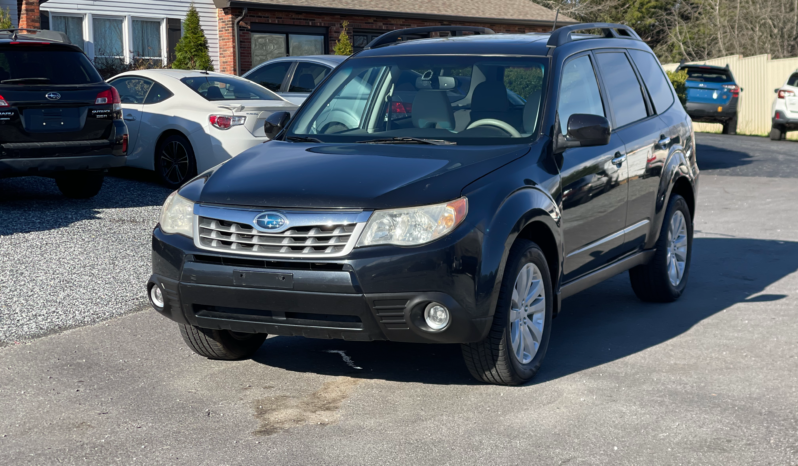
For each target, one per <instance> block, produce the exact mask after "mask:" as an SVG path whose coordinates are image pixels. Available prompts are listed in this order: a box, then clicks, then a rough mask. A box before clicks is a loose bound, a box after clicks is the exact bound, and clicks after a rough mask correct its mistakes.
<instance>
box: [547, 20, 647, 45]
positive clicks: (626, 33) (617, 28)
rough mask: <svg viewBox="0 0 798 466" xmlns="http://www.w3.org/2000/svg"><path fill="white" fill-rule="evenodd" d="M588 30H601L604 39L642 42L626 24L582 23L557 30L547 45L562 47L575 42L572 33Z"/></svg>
mask: <svg viewBox="0 0 798 466" xmlns="http://www.w3.org/2000/svg"><path fill="white" fill-rule="evenodd" d="M586 29H601V32H602V34H604V37H606V38H609V39H633V40H642V39H641V38H640V36H638V35H637V33H636V32H635V31H634V29H632V28H630V27H629V26H626V25H625V24H613V23H582V24H574V25H571V26H565V27H561V28H560V29H557V30H555V31H554V32H552V33H551V37H549V41H548V42H547V43H546V47H560V46H562V45H565V44H567V43H568V42H571V41H573V40H574V39H573V38H572V37H571V33H572V32H576V31H584V30H586Z"/></svg>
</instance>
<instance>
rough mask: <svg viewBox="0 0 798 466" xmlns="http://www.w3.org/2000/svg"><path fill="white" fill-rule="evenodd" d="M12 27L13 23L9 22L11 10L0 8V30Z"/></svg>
mask: <svg viewBox="0 0 798 466" xmlns="http://www.w3.org/2000/svg"><path fill="white" fill-rule="evenodd" d="M13 27H14V23H12V22H11V10H10V9H9V8H8V7H6V8H0V29H11V28H13Z"/></svg>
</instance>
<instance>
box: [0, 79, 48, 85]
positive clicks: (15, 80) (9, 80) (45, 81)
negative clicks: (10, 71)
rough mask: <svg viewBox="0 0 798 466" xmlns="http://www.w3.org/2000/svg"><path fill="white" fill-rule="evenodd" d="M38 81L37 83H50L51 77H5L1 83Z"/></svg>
mask: <svg viewBox="0 0 798 466" xmlns="http://www.w3.org/2000/svg"><path fill="white" fill-rule="evenodd" d="M29 81H30V82H37V83H49V82H50V78H17V79H5V80H3V81H0V84H11V83H24V82H29Z"/></svg>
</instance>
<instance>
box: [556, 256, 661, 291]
mask: <svg viewBox="0 0 798 466" xmlns="http://www.w3.org/2000/svg"><path fill="white" fill-rule="evenodd" d="M655 252H657V250H656V249H649V250H647V251H640V252H638V253H637V254H633V255H631V256H629V257H626V258H625V259H621V260H619V261H618V262H614V263H612V264H610V265H608V266H606V267H604V268H603V269H599V270H596V271H595V272H593V273H590V274H588V275H585V276H584V277H581V278H577V279H576V280H574V281H571V282H568V283H566V284H564V285H563V286H562V288H560V298H561V299H565V298H567V297H569V296H573V295H575V294H577V293H579V292H580V291H583V290H586V289H588V288H590V287H591V286H593V285H597V284H599V283H601V282H603V281H604V280H606V279H608V278H612V277H614V276H615V275H618V274H619V273H622V272H626V271H627V270H629V269H631V268H634V267H637V266H638V265H643V264H647V263H648V261H650V260H651V258H652V257H654V253H655Z"/></svg>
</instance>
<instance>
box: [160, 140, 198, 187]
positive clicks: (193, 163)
mask: <svg viewBox="0 0 798 466" xmlns="http://www.w3.org/2000/svg"><path fill="white" fill-rule="evenodd" d="M155 174H156V175H157V176H158V179H160V180H161V184H163V185H164V186H166V187H167V188H170V189H178V188H180V187H181V186H183V185H184V184H186V182H187V181H188V180H190V179H191V178H193V177H194V176H196V175H197V160H196V159H195V158H194V148H192V147H191V143H190V142H189V141H188V139H186V138H185V137H183V136H182V135H179V134H173V135H171V136H167V137H165V138H164V139H163V140H162V141H161V143H160V144H158V148H157V149H155Z"/></svg>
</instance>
